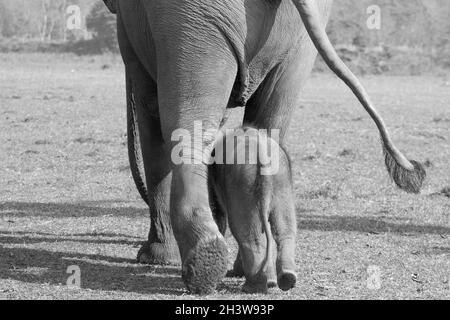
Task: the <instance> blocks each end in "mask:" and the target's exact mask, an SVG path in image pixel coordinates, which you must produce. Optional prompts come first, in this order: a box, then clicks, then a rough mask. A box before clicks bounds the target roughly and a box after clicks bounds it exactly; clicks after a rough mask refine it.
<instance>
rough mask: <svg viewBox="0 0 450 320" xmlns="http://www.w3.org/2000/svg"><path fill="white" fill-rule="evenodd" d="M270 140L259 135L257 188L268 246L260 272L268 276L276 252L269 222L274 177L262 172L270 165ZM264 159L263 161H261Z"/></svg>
mask: <svg viewBox="0 0 450 320" xmlns="http://www.w3.org/2000/svg"><path fill="white" fill-rule="evenodd" d="M268 139H270V138H267V137H266V136H263V135H262V134H261V133H259V135H258V179H257V181H258V186H257V188H258V189H257V193H258V197H257V198H258V199H259V203H258V207H259V208H258V209H259V210H258V211H259V214H260V219H261V223H262V227H263V231H264V233H265V235H266V240H267V245H266V257H265V259H264V262H263V264H262V267H261V270H260V272H261V273H262V274H267V271H268V268H269V263H270V262H271V260H270V258H271V255H272V252H273V250H274V248H273V235H272V227H271V225H270V222H269V217H270V210H271V208H270V206H271V202H272V188H273V185H272V179H273V177H272V176H270V175H265V174H262V172H261V171H262V170H263V169H264V165H263V164H267V163H269V162H268V161H267V158H266V157H268V155H269V154H268V148H267V144H268ZM262 157H264V158H263V159H261V158H262Z"/></svg>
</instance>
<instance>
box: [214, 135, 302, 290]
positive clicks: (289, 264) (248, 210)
mask: <svg viewBox="0 0 450 320" xmlns="http://www.w3.org/2000/svg"><path fill="white" fill-rule="evenodd" d="M269 153H270V154H269ZM212 155H213V164H211V165H210V167H209V168H210V169H209V170H210V171H209V173H210V177H211V178H210V181H211V187H212V189H213V192H214V197H215V198H216V206H218V208H215V210H216V211H219V212H221V213H223V214H225V215H227V216H228V222H229V225H230V229H231V232H232V234H233V236H234V237H235V238H236V240H237V242H238V244H239V256H238V259H237V261H236V263H235V269H236V268H237V269H241V270H242V271H243V275H245V278H246V282H245V284H244V287H243V291H245V292H248V293H257V292H258V293H260V292H263V293H265V292H267V288H268V287H271V286H275V285H276V284H278V286H279V287H280V288H281V289H282V290H289V289H291V288H293V287H294V286H295V282H296V279H297V277H296V274H295V269H296V267H295V238H296V231H297V224H296V217H295V207H294V197H293V189H292V178H291V167H290V160H289V157H288V155H287V153H286V152H285V151H284V150H283V148H282V147H280V146H279V144H278V143H277V142H276V141H275V140H274V139H272V138H268V137H267V135H266V134H265V133H264V132H260V131H258V130H257V129H254V128H250V127H244V128H239V129H234V130H227V132H226V134H223V135H222V136H221V138H220V139H217V140H216V142H215V145H214V151H213V153H212ZM273 240H275V243H276V248H275V247H274V245H273V243H274V241H273ZM275 259H276V264H275ZM236 264H242V265H241V266H239V265H236Z"/></svg>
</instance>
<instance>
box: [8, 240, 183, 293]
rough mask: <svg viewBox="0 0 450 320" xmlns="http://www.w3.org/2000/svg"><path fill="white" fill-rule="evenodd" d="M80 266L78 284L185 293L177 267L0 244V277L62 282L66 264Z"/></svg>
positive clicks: (117, 289) (110, 289) (47, 282)
mask: <svg viewBox="0 0 450 320" xmlns="http://www.w3.org/2000/svg"><path fill="white" fill-rule="evenodd" d="M71 265H76V266H78V267H79V268H80V270H81V287H82V288H83V289H91V290H101V291H125V292H134V293H141V294H168V295H181V294H185V293H186V291H185V289H184V288H185V287H184V285H183V283H182V281H181V277H180V275H179V273H180V272H179V267H172V266H154V267H152V266H143V265H137V264H134V262H133V261H130V260H126V259H117V258H113V257H108V256H102V255H87V254H81V253H62V252H52V251H47V250H41V249H29V248H17V247H14V248H11V247H4V246H2V245H0V278H2V279H8V280H18V281H22V282H27V283H37V284H52V285H66V282H67V279H68V277H69V276H70V274H68V273H67V268H68V267H69V266H71Z"/></svg>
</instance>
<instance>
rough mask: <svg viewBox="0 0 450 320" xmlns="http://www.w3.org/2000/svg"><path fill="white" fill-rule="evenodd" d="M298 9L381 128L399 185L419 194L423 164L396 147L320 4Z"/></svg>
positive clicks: (298, 0) (305, 3) (300, 2)
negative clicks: (335, 39) (323, 18)
mask: <svg viewBox="0 0 450 320" xmlns="http://www.w3.org/2000/svg"><path fill="white" fill-rule="evenodd" d="M292 1H293V3H294V4H295V6H296V7H297V9H298V11H299V13H300V15H301V17H302V20H303V23H304V25H305V27H306V30H307V31H308V34H309V36H310V38H311V40H312V42H313V43H314V45H315V46H316V48H317V50H318V52H319V54H320V55H321V56H322V58H323V59H324V61H325V62H326V64H327V65H328V67H329V68H330V69H331V70H332V71H333V72H334V73H335V74H336V75H337V76H338V77H339V78H340V79H341V80H342V81H343V82H344V83H345V84H346V85H347V86H348V87H349V88H350V89H351V90H352V91H353V93H354V94H355V96H356V97H357V98H358V100H359V101H360V103H361V104H362V106H363V107H364V109H365V110H366V111H367V112H368V113H369V115H370V117H371V118H372V120H373V121H374V122H375V124H376V125H377V127H378V130H379V132H380V135H381V141H382V144H383V152H384V156H385V164H386V167H387V170H388V172H389V175H390V177H391V178H392V180H393V181H394V182H395V183H396V185H397V186H398V187H399V188H401V189H402V190H404V191H406V192H409V193H419V192H420V190H421V188H422V185H423V182H424V180H425V177H426V172H425V169H424V167H423V165H421V164H420V163H418V162H416V161H414V160H411V161H410V160H408V159H407V158H406V157H405V156H404V155H403V154H402V153H401V152H400V151H399V150H398V149H397V148H396V147H395V145H394V143H393V141H392V139H391V137H390V135H389V132H388V130H387V128H386V125H385V124H384V121H383V119H382V118H381V117H380V115H379V114H378V112H377V111H376V109H375V107H374V105H373V104H372V102H371V100H370V98H369V95H368V94H367V92H366V90H365V89H364V87H363V85H362V84H361V82H360V81H359V80H358V78H357V77H356V76H355V75H354V74H353V73H352V71H351V70H350V69H349V68H348V67H347V66H346V65H345V63H344V62H343V61H342V60H341V58H340V57H339V56H338V54H337V52H336V50H335V49H334V47H333V45H332V44H331V42H330V39H329V38H328V35H327V34H326V32H325V27H324V25H323V23H322V22H321V20H320V16H319V12H318V7H317V3H316V0H292Z"/></svg>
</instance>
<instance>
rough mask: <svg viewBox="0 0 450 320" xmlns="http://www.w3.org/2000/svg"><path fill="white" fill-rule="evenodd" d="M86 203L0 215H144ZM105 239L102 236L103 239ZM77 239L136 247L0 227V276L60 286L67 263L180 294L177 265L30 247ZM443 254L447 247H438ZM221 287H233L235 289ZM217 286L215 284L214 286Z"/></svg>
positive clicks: (151, 290) (398, 226)
mask: <svg viewBox="0 0 450 320" xmlns="http://www.w3.org/2000/svg"><path fill="white" fill-rule="evenodd" d="M105 203H111V202H110V201H105V202H91V203H80V204H65V203H61V204H56V203H21V202H4V203H1V204H0V214H1V215H3V216H6V217H12V218H13V217H30V216H31V217H43V216H44V217H52V218H64V217H68V216H70V217H98V216H130V217H132V216H136V215H147V210H144V209H137V208H131V207H121V208H104V207H100V206H101V205H102V204H103V205H104V204H105ZM299 229H300V230H313V231H314V230H317V231H323V232H332V231H347V232H360V233H373V234H378V233H396V234H399V235H403V236H410V235H421V234H439V235H441V236H442V237H447V235H449V234H450V228H448V227H443V226H433V225H413V224H406V223H404V222H401V223H394V222H386V221H385V220H383V219H382V218H374V217H355V216H326V215H300V217H299ZM105 238H106V239H105ZM62 241H70V242H80V243H92V244H93V245H96V244H97V245H99V244H113V245H114V244H121V245H129V246H133V245H138V244H140V238H137V237H133V236H130V235H126V234H119V233H117V234H116V233H111V232H108V233H97V234H91V233H73V234H62V235H61V234H52V233H44V232H34V231H29V232H25V231H17V232H16V231H8V230H0V278H1V279H12V280H18V281H22V282H27V283H40V284H53V285H65V284H66V281H67V278H68V277H69V275H68V274H67V273H66V271H67V268H68V266H70V265H77V266H79V267H80V269H81V271H82V287H83V288H86V289H92V290H103V291H126V292H135V293H142V294H168V295H182V294H185V293H186V291H185V287H184V285H183V283H182V280H181V277H180V271H179V267H178V266H174V267H172V266H143V265H138V264H135V261H134V260H130V259H124V258H116V257H111V256H104V255H92V254H84V253H73V252H72V253H71V252H67V253H65V252H56V251H55V252H54V251H49V250H43V249H40V248H36V249H34V248H30V246H32V245H33V244H38V243H42V242H62ZM440 251H441V252H448V248H441V250H440ZM227 286H229V285H227V284H226V283H224V284H222V285H221V287H222V289H226V290H230V291H238V289H237V288H238V287H236V288H235V287H234V286H232V287H229V288H228V287H227ZM219 289H220V288H219Z"/></svg>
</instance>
